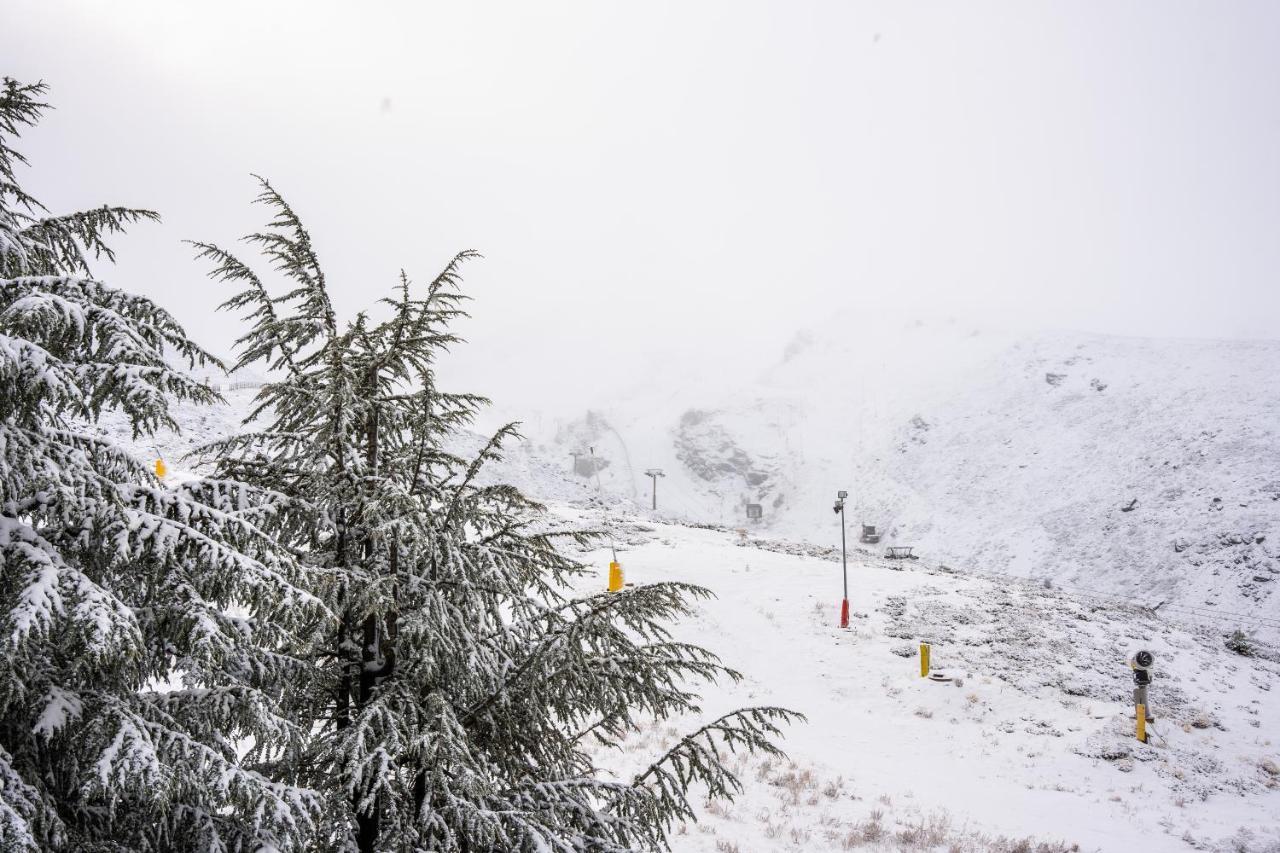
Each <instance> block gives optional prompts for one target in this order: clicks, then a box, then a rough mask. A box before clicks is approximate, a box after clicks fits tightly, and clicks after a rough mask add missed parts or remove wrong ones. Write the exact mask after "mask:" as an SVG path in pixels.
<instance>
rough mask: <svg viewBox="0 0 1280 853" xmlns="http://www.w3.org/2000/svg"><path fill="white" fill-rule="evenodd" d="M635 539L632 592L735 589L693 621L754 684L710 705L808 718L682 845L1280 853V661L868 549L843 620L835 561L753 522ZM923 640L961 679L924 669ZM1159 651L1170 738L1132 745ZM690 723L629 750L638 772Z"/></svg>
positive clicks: (1162, 729) (630, 560) (1156, 700)
mask: <svg viewBox="0 0 1280 853" xmlns="http://www.w3.org/2000/svg"><path fill="white" fill-rule="evenodd" d="M562 514H567V515H568V516H569V517H570V518H572V517H574V516H575V515H577V514H578V513H577V511H574V510H563V511H562ZM584 520H585V521H586V522H589V523H595V522H597V521H598V516H596V515H595V514H591V515H590V516H588V517H587V518H586V519H584ZM623 529H624V530H625V532H624V533H623V534H622V540H623V542H624V544H623V547H624V548H625V552H624V554H623V563H624V566H625V568H626V571H627V579H628V581H629V582H636V583H645V582H652V581H658V580H681V581H689V582H694V583H700V584H703V585H706V586H708V587H710V588H711V589H713V590H714V591H715V592H716V594H717V595H718V600H716V601H714V602H711V603H709V604H707V605H706V606H703V607H701V608H699V612H698V615H697V618H695V619H692V620H690V621H689V622H688V623H687V624H685V625H683V626H681V630H682V631H683V632H684V636H685V637H686V638H688V639H691V640H693V641H695V642H699V643H701V644H703V645H706V646H708V647H710V648H712V649H714V650H716V651H717V652H718V653H720V654H721V655H722V656H723V657H724V659H725V661H726V662H727V663H728V664H729V665H730V666H733V667H735V668H737V669H739V670H740V671H742V672H743V673H744V674H745V675H746V679H745V680H744V681H743V683H741V684H739V685H737V686H731V687H723V688H717V689H715V690H714V691H712V692H710V693H709V694H708V695H707V701H706V703H705V706H704V708H705V710H706V711H707V713H708V714H709V715H712V714H716V713H719V712H722V711H726V710H729V709H730V707H731V706H733V705H735V704H738V703H749V704H775V703H776V704H781V705H785V706H788V707H791V708H793V709H795V710H798V711H801V712H803V713H804V714H806V715H807V716H808V718H809V721H808V723H807V724H803V725H798V726H796V727H795V728H794V729H793V730H792V731H791V732H790V733H789V735H788V737H787V742H786V744H785V746H786V748H787V750H788V753H789V758H790V761H789V762H786V763H778V762H772V763H770V762H761V761H756V760H750V761H744V762H742V764H741V767H742V773H741V775H742V777H743V781H744V783H745V784H746V788H747V790H746V793H745V795H744V796H743V797H742V798H741V799H740V800H739V801H738V802H736V803H734V804H733V805H731V806H727V807H723V808H722V807H712V808H710V809H708V810H707V811H706V813H705V814H704V817H703V819H702V820H701V821H699V823H698V824H697V825H693V826H689V827H687V828H685V830H684V831H683V833H682V834H681V835H679V836H678V838H677V843H676V849H678V850H681V851H713V850H714V851H720V852H721V853H724V851H733V850H738V851H757V850H761V851H769V850H848V849H864V848H865V849H887V850H897V849H929V850H932V849H938V850H947V849H957V850H964V849H971V850H991V849H1001V848H1002V847H1003V848H1004V849H1025V850H1035V849H1044V850H1056V849H1072V848H1071V845H1078V846H1079V849H1081V850H1105V851H1109V850H1116V851H1119V850H1135V849H1138V850H1190V849H1232V850H1234V849H1242V850H1280V819H1278V818H1280V777H1278V776H1277V774H1278V773H1280V767H1278V766H1277V765H1280V740H1274V738H1277V733H1278V732H1280V689H1275V688H1277V687H1280V665H1278V664H1277V663H1276V662H1275V661H1269V660H1260V659H1257V658H1252V659H1250V658H1243V657H1240V656H1239V655H1236V654H1234V653H1232V652H1229V651H1227V650H1226V649H1225V648H1224V647H1223V646H1222V642H1221V638H1220V637H1219V636H1218V635H1217V634H1216V633H1214V632H1208V631H1205V630H1202V629H1198V628H1196V627H1194V626H1183V625H1179V624H1176V623H1171V622H1169V621H1165V620H1160V619H1157V618H1155V617H1153V616H1150V615H1143V614H1141V613H1137V612H1133V611H1126V610H1123V609H1119V610H1118V609H1112V608H1109V607H1106V606H1102V605H1097V604H1090V603H1087V602H1082V601H1079V600H1076V599H1073V598H1070V597H1066V596H1064V595H1062V594H1059V593H1057V592H1055V591H1052V590H1045V589H1040V588H1037V587H1035V586H1032V585H1025V586H1008V585H996V584H993V583H991V582H989V581H986V580H982V579H978V578H970V577H963V576H959V575H956V574H952V573H948V572H945V571H941V570H939V569H936V568H931V567H929V566H927V565H920V564H918V563H916V564H911V565H910V566H908V567H907V568H906V569H905V570H904V569H902V568H900V567H898V566H897V565H895V564H890V563H888V562H887V561H883V560H879V559H876V558H873V557H870V556H867V555H857V556H856V557H855V560H854V562H853V563H851V565H850V574H851V578H850V586H851V593H850V594H851V598H852V601H853V608H854V611H855V614H856V615H855V618H854V620H853V621H854V625H853V627H852V628H851V629H850V630H840V629H839V628H837V627H835V621H836V619H835V617H836V606H837V603H838V597H839V590H840V587H839V584H840V567H839V564H838V563H836V562H832V561H830V560H828V559H824V558H821V557H813V556H803V555H792V554H788V553H780V552H777V551H772V550H764V549H760V548H757V547H752V546H751V544H750V543H746V544H744V543H743V541H742V540H741V539H740V537H739V536H738V535H737V534H735V533H733V532H722V531H715V530H703V529H691V528H686V527H678V526H667V525H656V524H646V523H640V524H635V523H632V524H625V525H623ZM586 556H587V557H588V559H590V560H591V561H592V562H593V563H594V564H596V565H600V566H601V567H602V568H603V567H604V566H605V565H606V563H607V559H608V558H607V552H603V551H599V552H594V553H590V554H588V555H586ZM601 577H602V578H603V575H602V576H601ZM601 582H603V581H601ZM920 639H929V640H930V641H932V643H933V647H932V654H933V661H934V666H935V669H941V670H944V671H945V672H946V673H947V674H948V675H954V676H958V677H959V678H960V681H959V682H951V683H934V682H932V681H929V680H925V679H921V678H920V676H919V662H918V658H917V657H915V655H916V644H917V642H918V641H919V640H920ZM1140 647H1146V648H1150V649H1152V650H1153V651H1154V652H1155V653H1156V655H1157V662H1158V665H1157V669H1158V674H1157V679H1156V682H1155V684H1154V685H1153V687H1152V689H1151V695H1152V703H1153V705H1154V706H1155V714H1156V716H1157V718H1158V719H1157V722H1156V723H1155V724H1154V726H1153V729H1154V731H1155V732H1156V733H1157V734H1158V737H1155V738H1152V744H1151V745H1150V746H1144V745H1142V744H1140V743H1138V742H1137V741H1136V740H1135V739H1134V738H1133V737H1132V725H1133V724H1132V706H1131V704H1130V703H1131V674H1130V671H1129V669H1128V667H1127V666H1126V664H1125V659H1126V656H1127V654H1128V653H1129V652H1131V651H1133V650H1135V649H1137V648H1140ZM677 733H678V729H676V728H673V727H663V728H661V729H655V730H654V731H653V732H652V733H651V734H650V735H649V736H648V737H647V738H643V739H641V740H640V742H638V743H637V744H636V745H635V750H636V752H635V755H626V756H621V757H618V758H612V759H610V760H614V761H620V762H621V764H620V765H619V766H620V767H621V768H623V769H624V770H625V769H627V768H629V767H630V766H633V765H638V764H639V762H640V761H642V760H643V759H644V758H645V757H650V756H651V755H652V753H654V752H656V751H657V750H658V749H659V748H661V747H662V746H663V745H665V744H669V743H670V742H671V741H672V740H673V739H674V737H676V735H677ZM1001 839H1004V842H1001ZM1028 839H1029V840H1028ZM1019 841H1022V842H1023V843H1024V844H1025V845H1030V846H1022V847H1019V846H1017V842H1019ZM1038 844H1044V845H1046V846H1045V847H1043V848H1037V847H1036V846H1035V845H1038ZM1059 844H1061V845H1064V846H1063V847H1059V846H1058V845H1059Z"/></svg>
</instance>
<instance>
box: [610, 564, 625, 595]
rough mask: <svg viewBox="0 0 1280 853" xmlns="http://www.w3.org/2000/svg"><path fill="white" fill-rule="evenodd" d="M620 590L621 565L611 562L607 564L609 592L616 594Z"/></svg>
mask: <svg viewBox="0 0 1280 853" xmlns="http://www.w3.org/2000/svg"><path fill="white" fill-rule="evenodd" d="M620 589H622V564H621V563H619V562H616V561H615V562H612V563H610V564H609V592H617V591H618V590H620Z"/></svg>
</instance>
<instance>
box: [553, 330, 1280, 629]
mask: <svg viewBox="0 0 1280 853" xmlns="http://www.w3.org/2000/svg"><path fill="white" fill-rule="evenodd" d="M1276 376H1280V342H1275V341H1269V342H1227V341H1192V340H1149V339H1132V338H1117V337H1105V336H1096V335H1069V334H1065V333H1064V334H1043V335H1015V334H1011V333H1001V332H990V331H983V330H979V329H976V328H974V327H972V326H967V325H964V324H961V323H959V322H954V321H945V320H944V321H940V322H928V323H925V322H903V321H889V320H884V321H878V320H868V319H865V318H864V319H859V318H852V317H841V318H836V319H834V320H832V321H831V322H830V323H828V324H827V325H826V326H823V327H820V328H819V329H817V330H815V331H811V332H807V333H802V334H800V335H797V336H796V338H795V339H794V340H793V341H792V343H791V344H790V345H789V346H788V347H787V349H786V352H785V353H784V355H783V357H782V358H781V360H780V361H779V362H778V363H777V364H776V365H775V366H774V367H773V368H771V369H769V370H768V371H766V372H765V373H764V375H762V376H754V377H751V376H747V377H738V378H736V379H734V378H727V377H718V378H716V379H715V381H708V380H706V379H705V378H702V379H700V378H699V377H698V376H697V375H696V374H695V373H692V372H690V373H676V374H672V375H670V376H668V377H664V378H663V380H662V381H658V382H653V383H650V384H651V386H655V387H658V388H660V389H661V390H658V391H652V390H651V391H649V392H648V393H645V394H642V395H639V396H631V397H628V398H625V399H621V400H616V401H612V402H608V401H591V402H590V405H591V407H592V411H591V413H590V415H589V417H581V418H567V419H562V420H561V422H560V424H559V426H558V428H557V429H556V430H555V431H554V433H552V432H551V431H548V434H547V435H543V436H537V437H536V438H537V439H538V443H539V444H540V447H541V452H543V453H544V454H545V455H547V456H548V458H550V459H563V460H564V462H563V465H564V467H565V468H568V467H569V465H570V464H571V462H570V458H569V453H570V452H571V451H573V450H576V449H582V448H581V447H580V445H581V446H583V447H585V445H586V444H587V443H588V442H589V441H594V442H595V443H596V445H597V447H596V452H597V453H598V454H602V455H603V457H604V458H605V459H606V461H607V462H608V463H609V465H608V467H607V468H605V469H604V470H602V471H601V481H602V484H603V485H604V487H605V489H606V490H609V491H611V492H613V493H615V494H617V495H620V496H628V497H631V498H632V499H636V500H643V499H645V498H647V497H648V490H649V488H650V481H649V479H648V478H647V477H646V476H645V475H644V471H645V469H647V468H650V467H660V468H663V469H664V471H665V473H666V477H665V478H664V479H663V480H661V481H660V482H659V486H658V492H659V501H658V503H659V506H660V509H661V511H662V512H663V513H665V514H666V515H667V516H668V517H674V518H680V519H685V520H698V521H711V522H718V523H722V524H727V525H731V526H752V527H757V526H758V527H759V528H760V529H762V530H764V531H767V532H769V533H770V534H772V535H780V536H786V537H790V538H796V539H801V540H805V541H809V542H814V543H822V544H830V543H832V542H838V538H839V528H838V526H836V523H835V522H834V519H833V516H832V514H831V509H830V507H831V504H832V500H833V498H834V497H835V493H836V491H837V490H838V489H848V490H849V491H850V492H851V498H850V501H849V512H848V519H849V522H850V526H851V528H852V532H853V533H855V534H856V532H857V531H858V528H857V525H858V524H859V523H860V522H866V523H868V524H874V525H876V526H877V527H879V528H880V529H881V530H882V531H883V532H884V533H885V539H884V542H883V543H882V544H886V545H887V544H898V545H912V546H915V548H916V550H917V552H918V553H923V554H927V555H929V556H931V557H933V558H934V559H936V560H939V561H941V562H945V563H947V564H949V565H952V566H954V567H956V568H958V569H962V570H964V571H970V572H977V573H990V574H996V573H1009V574H1015V575H1018V576H1024V577H1035V578H1049V579H1052V581H1053V582H1055V583H1058V584H1065V585H1069V586H1073V587H1079V588H1084V589H1089V590H1093V591H1097V592H1102V593H1105V594H1111V595H1121V596H1125V597H1131V598H1132V599H1134V600H1137V601H1140V602H1142V603H1144V604H1147V605H1149V606H1160V605H1162V603H1163V605H1164V606H1176V607H1179V608H1184V609H1186V610H1188V611H1189V610H1190V609H1191V608H1195V609H1197V610H1201V611H1203V612H1204V614H1205V615H1206V616H1207V617H1209V618H1210V619H1213V620H1217V621H1221V622H1224V623H1226V622H1233V621H1234V622H1238V623H1240V627H1243V628H1246V629H1248V630H1260V631H1270V632H1273V634H1274V632H1275V629H1276V628H1277V626H1280V597H1277V596H1276V595H1275V594H1274V590H1275V589H1276V587H1277V586H1280V559H1278V558H1277V551H1276V548H1277V547H1280V454H1278V453H1277V449H1278V448H1280V383H1278V382H1277V381H1276V380H1275V377H1276ZM588 422H589V423H590V424H592V425H594V427H593V428H592V429H587V428H586V427H587V425H588ZM588 433H589V434H588ZM749 503H753V504H759V505H760V506H761V507H762V511H763V514H764V518H763V520H762V521H761V522H759V523H758V525H757V524H749V522H748V520H747V518H746V505H747V504H749ZM1258 620H1261V621H1258ZM1268 620H1270V621H1268Z"/></svg>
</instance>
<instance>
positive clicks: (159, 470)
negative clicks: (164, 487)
mask: <svg viewBox="0 0 1280 853" xmlns="http://www.w3.org/2000/svg"><path fill="white" fill-rule="evenodd" d="M164 472H165V467H164V460H163V459H157V460H156V476H157V477H159V478H160V479H162V480H163V479H164Z"/></svg>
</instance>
